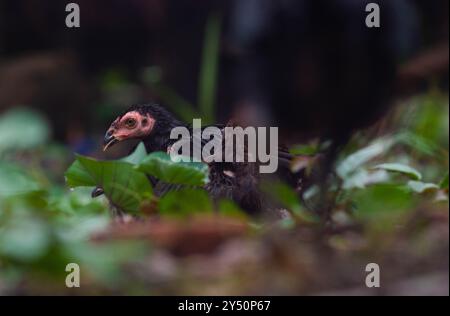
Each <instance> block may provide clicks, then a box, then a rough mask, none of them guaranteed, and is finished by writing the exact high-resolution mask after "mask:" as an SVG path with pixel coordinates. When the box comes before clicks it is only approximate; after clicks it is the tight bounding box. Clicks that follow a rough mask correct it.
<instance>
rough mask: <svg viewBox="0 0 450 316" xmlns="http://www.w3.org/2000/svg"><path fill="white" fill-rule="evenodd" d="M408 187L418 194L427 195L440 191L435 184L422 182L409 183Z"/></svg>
mask: <svg viewBox="0 0 450 316" xmlns="http://www.w3.org/2000/svg"><path fill="white" fill-rule="evenodd" d="M408 187H409V188H410V189H411V190H413V191H414V192H416V193H425V192H429V191H437V190H439V186H438V185H437V184H434V183H425V182H422V181H408Z"/></svg>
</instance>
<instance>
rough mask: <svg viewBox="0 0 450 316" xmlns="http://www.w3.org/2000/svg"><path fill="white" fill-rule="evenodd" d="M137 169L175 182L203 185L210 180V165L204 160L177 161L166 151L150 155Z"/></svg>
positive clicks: (165, 180) (163, 179)
mask: <svg viewBox="0 0 450 316" xmlns="http://www.w3.org/2000/svg"><path fill="white" fill-rule="evenodd" d="M137 169H138V170H140V171H142V172H145V173H147V174H149V175H152V176H155V177H156V178H158V179H159V180H161V181H163V182H167V183H173V184H185V185H195V186H202V185H205V184H206V183H207V182H208V166H207V165H206V164H204V163H202V162H175V161H172V160H171V158H170V155H168V154H166V153H164V152H154V153H151V154H150V155H148V156H147V157H146V158H144V160H142V161H141V163H140V164H139V165H138V166H137Z"/></svg>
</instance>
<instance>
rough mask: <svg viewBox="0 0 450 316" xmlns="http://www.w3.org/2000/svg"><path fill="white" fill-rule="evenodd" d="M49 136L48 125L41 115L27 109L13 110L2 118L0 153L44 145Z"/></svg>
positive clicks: (0, 124)
mask: <svg viewBox="0 0 450 316" xmlns="http://www.w3.org/2000/svg"><path fill="white" fill-rule="evenodd" d="M49 134H50V129H49V127H48V124H47V122H46V120H45V119H44V118H43V117H42V116H41V115H40V114H39V113H37V112H35V111H32V110H29V109H26V108H15V109H12V110H10V111H8V112H6V113H5V114H3V115H2V116H0V153H2V152H4V151H6V150H24V149H30V148H33V147H36V146H39V145H42V144H44V143H45V142H46V141H47V140H48V137H49Z"/></svg>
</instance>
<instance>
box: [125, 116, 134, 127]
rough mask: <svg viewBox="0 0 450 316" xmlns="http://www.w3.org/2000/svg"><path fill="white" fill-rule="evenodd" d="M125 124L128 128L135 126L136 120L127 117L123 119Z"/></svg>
mask: <svg viewBox="0 0 450 316" xmlns="http://www.w3.org/2000/svg"><path fill="white" fill-rule="evenodd" d="M125 125H126V126H127V127H128V128H134V127H135V126H136V120H135V119H131V118H130V119H128V120H126V121H125Z"/></svg>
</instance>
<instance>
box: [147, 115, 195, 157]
mask: <svg viewBox="0 0 450 316" xmlns="http://www.w3.org/2000/svg"><path fill="white" fill-rule="evenodd" d="M179 126H183V127H187V125H186V124H184V123H181V122H179V121H176V122H173V123H172V124H171V125H170V126H168V127H166V128H164V129H159V130H157V132H155V133H153V134H152V135H150V136H149V137H147V138H145V139H144V140H143V142H144V145H145V149H146V151H147V152H148V153H150V152H154V151H164V152H166V151H167V148H168V147H169V146H170V145H172V144H173V143H175V142H176V141H177V139H171V138H170V133H171V131H172V129H173V128H175V127H179Z"/></svg>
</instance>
